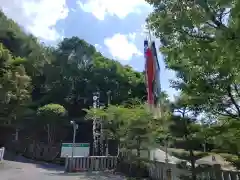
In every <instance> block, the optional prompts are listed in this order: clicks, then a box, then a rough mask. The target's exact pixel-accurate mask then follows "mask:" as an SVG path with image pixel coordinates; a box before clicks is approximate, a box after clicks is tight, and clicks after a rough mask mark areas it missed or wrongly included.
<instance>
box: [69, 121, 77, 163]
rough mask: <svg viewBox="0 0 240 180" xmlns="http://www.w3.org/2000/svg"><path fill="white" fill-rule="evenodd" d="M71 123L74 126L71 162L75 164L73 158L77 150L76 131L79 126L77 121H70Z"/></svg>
mask: <svg viewBox="0 0 240 180" xmlns="http://www.w3.org/2000/svg"><path fill="white" fill-rule="evenodd" d="M70 123H71V124H72V125H73V142H72V156H71V161H72V163H73V156H74V150H75V140H76V131H77V129H78V124H76V122H75V121H70Z"/></svg>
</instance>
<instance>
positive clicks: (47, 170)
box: [0, 159, 125, 180]
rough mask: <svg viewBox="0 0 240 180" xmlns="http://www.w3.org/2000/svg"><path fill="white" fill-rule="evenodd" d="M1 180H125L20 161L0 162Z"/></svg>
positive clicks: (105, 173)
mask: <svg viewBox="0 0 240 180" xmlns="http://www.w3.org/2000/svg"><path fill="white" fill-rule="evenodd" d="M0 179H1V180H125V178H124V177H122V176H118V175H114V174H112V173H107V172H86V173H64V171H63V167H61V166H57V165H53V164H46V163H36V162H33V161H32V162H31V161H29V160H24V159H22V160H21V161H18V162H16V161H7V160H4V161H3V162H0Z"/></svg>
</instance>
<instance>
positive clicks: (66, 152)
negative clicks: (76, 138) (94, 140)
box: [61, 143, 90, 157]
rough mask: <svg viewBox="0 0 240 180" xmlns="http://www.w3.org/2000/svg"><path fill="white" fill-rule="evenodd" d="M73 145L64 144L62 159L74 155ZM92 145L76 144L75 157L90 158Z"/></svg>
mask: <svg viewBox="0 0 240 180" xmlns="http://www.w3.org/2000/svg"><path fill="white" fill-rule="evenodd" d="M72 148H73V143H62V148H61V157H67V156H68V157H69V156H70V155H71V154H72ZM89 150H90V143H74V154H73V157H76V156H81V157H86V156H89Z"/></svg>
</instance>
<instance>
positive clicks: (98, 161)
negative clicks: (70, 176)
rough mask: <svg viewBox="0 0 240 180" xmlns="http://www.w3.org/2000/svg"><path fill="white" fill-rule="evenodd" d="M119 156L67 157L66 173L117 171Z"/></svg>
mask: <svg viewBox="0 0 240 180" xmlns="http://www.w3.org/2000/svg"><path fill="white" fill-rule="evenodd" d="M116 166H117V156H89V157H73V158H71V157H66V159H65V171H66V172H75V171H105V170H112V169H115V168H116Z"/></svg>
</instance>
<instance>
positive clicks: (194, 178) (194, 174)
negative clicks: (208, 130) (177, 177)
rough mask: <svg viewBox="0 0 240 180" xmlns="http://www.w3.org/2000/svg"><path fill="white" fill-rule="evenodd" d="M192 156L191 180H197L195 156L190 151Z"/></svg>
mask: <svg viewBox="0 0 240 180" xmlns="http://www.w3.org/2000/svg"><path fill="white" fill-rule="evenodd" d="M189 154H190V161H191V175H192V177H191V179H192V180H197V175H196V168H195V156H194V152H193V150H192V149H191V150H189Z"/></svg>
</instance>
